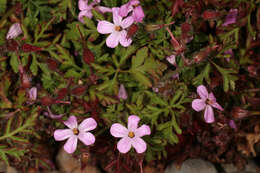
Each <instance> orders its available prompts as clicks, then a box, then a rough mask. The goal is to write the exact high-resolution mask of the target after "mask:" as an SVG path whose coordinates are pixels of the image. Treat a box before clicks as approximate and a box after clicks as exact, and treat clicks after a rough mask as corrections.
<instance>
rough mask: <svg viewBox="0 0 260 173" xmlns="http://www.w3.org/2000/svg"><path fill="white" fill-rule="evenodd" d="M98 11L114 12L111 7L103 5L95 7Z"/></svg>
mask: <svg viewBox="0 0 260 173" xmlns="http://www.w3.org/2000/svg"><path fill="white" fill-rule="evenodd" d="M95 8H96V9H97V10H98V11H100V12H101V13H108V12H110V13H111V12H112V9H111V8H108V7H103V6H97V7H95Z"/></svg>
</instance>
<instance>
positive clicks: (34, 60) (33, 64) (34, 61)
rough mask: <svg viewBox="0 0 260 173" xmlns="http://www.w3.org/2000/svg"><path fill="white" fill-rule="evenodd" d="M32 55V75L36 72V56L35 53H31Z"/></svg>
mask: <svg viewBox="0 0 260 173" xmlns="http://www.w3.org/2000/svg"><path fill="white" fill-rule="evenodd" d="M32 56H33V59H32V64H31V66H30V70H31V72H32V74H33V75H34V76H36V75H37V73H38V64H37V58H36V55H35V54H32Z"/></svg>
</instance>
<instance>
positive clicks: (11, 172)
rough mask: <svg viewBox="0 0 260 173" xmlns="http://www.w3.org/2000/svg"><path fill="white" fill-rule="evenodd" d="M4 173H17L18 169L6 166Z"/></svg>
mask: <svg viewBox="0 0 260 173" xmlns="http://www.w3.org/2000/svg"><path fill="white" fill-rule="evenodd" d="M6 173H18V171H17V170H16V169H15V168H13V167H11V166H7V169H6Z"/></svg>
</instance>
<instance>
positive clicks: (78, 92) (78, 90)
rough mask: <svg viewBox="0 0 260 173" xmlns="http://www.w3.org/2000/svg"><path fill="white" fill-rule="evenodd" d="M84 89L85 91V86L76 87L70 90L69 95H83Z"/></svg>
mask: <svg viewBox="0 0 260 173" xmlns="http://www.w3.org/2000/svg"><path fill="white" fill-rule="evenodd" d="M86 89H87V86H85V85H82V86H78V87H76V88H74V89H72V90H71V94H73V95H83V94H84V92H85V91H86Z"/></svg>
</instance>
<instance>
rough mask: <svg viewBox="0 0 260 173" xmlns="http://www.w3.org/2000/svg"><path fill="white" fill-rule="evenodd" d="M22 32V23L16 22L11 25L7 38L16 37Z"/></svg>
mask: <svg viewBox="0 0 260 173" xmlns="http://www.w3.org/2000/svg"><path fill="white" fill-rule="evenodd" d="M22 33H23V31H22V29H21V24H20V23H15V24H13V25H12V26H11V27H10V29H9V31H8V33H7V35H6V39H15V38H16V37H18V36H19V35H20V34H22Z"/></svg>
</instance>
